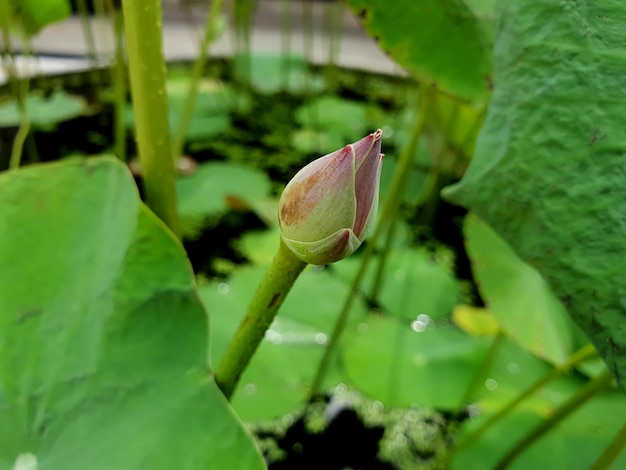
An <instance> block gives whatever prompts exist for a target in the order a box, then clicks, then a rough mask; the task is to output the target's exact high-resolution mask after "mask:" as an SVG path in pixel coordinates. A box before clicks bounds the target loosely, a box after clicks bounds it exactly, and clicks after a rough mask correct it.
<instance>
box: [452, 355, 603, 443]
mask: <svg viewBox="0 0 626 470" xmlns="http://www.w3.org/2000/svg"><path fill="white" fill-rule="evenodd" d="M596 355H597V352H596V350H595V348H594V347H593V345H591V344H588V345H586V346H584V347H582V348H581V349H579V350H578V351H576V352H575V353H573V354H572V355H571V356H570V357H569V358H568V359H567V361H565V362H564V363H563V364H560V365H558V366H556V367H554V369H552V370H550V372H548V373H547V374H546V375H544V376H543V377H541V378H540V379H539V380H538V381H537V382H535V383H533V384H532V385H531V386H530V387H528V388H527V389H526V390H524V391H523V392H522V393H520V394H519V395H518V396H516V397H515V398H514V399H513V400H512V401H510V402H509V403H508V404H506V405H505V406H504V407H502V408H501V409H500V410H499V411H498V412H497V413H496V414H494V415H493V416H491V417H490V418H489V419H488V420H487V421H485V423H484V424H483V425H482V426H480V427H479V428H478V429H476V431H474V432H473V433H472V434H470V435H469V436H467V437H466V438H465V439H464V440H462V441H461V442H459V443H458V444H457V445H455V446H454V447H453V448H452V449H451V453H452V454H456V453H458V452H460V451H461V450H463V449H465V448H467V447H469V446H470V445H472V444H473V443H474V442H476V441H477V440H478V439H480V437H482V435H483V434H485V432H487V430H488V429H489V428H490V427H491V426H493V425H494V424H496V423H497V422H498V421H500V420H501V419H502V418H504V417H505V416H506V415H508V414H509V413H510V412H511V411H513V410H514V409H515V408H516V407H517V406H518V405H519V404H520V403H522V402H523V401H524V400H526V399H527V398H530V397H532V396H533V395H534V394H535V393H537V392H538V391H539V390H541V389H542V388H543V387H544V386H545V385H546V384H547V383H548V382H550V381H551V380H553V379H555V378H557V377H559V376H560V375H563V374H566V373H568V372H569V371H570V370H572V368H574V367H575V366H577V365H578V364H580V363H581V362H583V361H584V360H586V359H590V358H592V357H595V356H596Z"/></svg>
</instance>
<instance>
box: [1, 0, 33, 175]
mask: <svg viewBox="0 0 626 470" xmlns="http://www.w3.org/2000/svg"><path fill="white" fill-rule="evenodd" d="M0 3H2V5H0V22H1V23H0V28H1V29H2V40H3V43H4V47H5V51H4V54H5V60H3V66H4V70H5V72H6V74H7V77H8V81H9V84H10V86H11V90H12V92H13V95H14V97H15V101H16V102H17V109H18V112H19V115H20V126H19V128H18V130H17V133H16V134H15V138H14V139H13V145H12V147H11V157H10V160H9V169H11V170H16V169H17V168H19V166H20V162H21V159H22V154H23V153H24V143H25V142H26V139H27V138H28V134H29V132H30V118H29V117H28V110H27V108H26V98H27V95H28V89H29V86H30V79H29V78H28V77H25V78H24V79H22V80H20V78H19V76H18V73H17V67H16V65H15V56H14V51H13V47H12V45H11V34H10V27H11V25H10V18H11V16H12V12H11V8H10V6H9V4H8V3H6V2H0ZM22 40H23V43H24V52H25V54H24V56H25V57H27V56H29V55H30V54H31V47H30V42H29V40H28V37H26V34H25V33H24V32H23V31H22Z"/></svg>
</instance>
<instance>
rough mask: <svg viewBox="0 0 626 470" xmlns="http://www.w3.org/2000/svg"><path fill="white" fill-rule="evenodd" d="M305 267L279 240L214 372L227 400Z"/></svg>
mask: <svg viewBox="0 0 626 470" xmlns="http://www.w3.org/2000/svg"><path fill="white" fill-rule="evenodd" d="M305 267H306V263H305V262H304V261H302V260H300V259H299V258H297V257H296V256H295V255H294V254H293V253H292V252H291V250H290V249H289V248H287V246H286V245H285V244H284V243H283V240H282V238H281V240H280V246H279V248H278V252H277V253H276V256H275V257H274V260H273V261H272V264H271V266H270V267H269V269H268V271H267V273H266V274H265V277H264V278H263V280H262V281H261V284H259V287H258V288H257V291H256V293H255V294H254V297H253V298H252V300H251V301H250V304H249V305H248V311H247V312H246V316H245V317H244V318H243V320H242V321H241V324H240V325H239V328H238V329H237V331H236V332H235V335H234V336H233V338H232V339H231V341H230V344H229V345H228V347H227V348H226V352H225V353H224V356H222V359H221V361H220V363H219V365H218V366H217V369H216V372H215V381H216V382H217V385H218V386H219V388H220V389H221V390H222V392H223V393H224V395H225V396H226V398H227V399H228V400H230V399H231V397H232V395H233V393H234V391H235V388H236V387H237V383H238V382H239V379H240V377H241V374H242V373H243V371H244V370H245V368H246V367H247V365H248V363H249V362H250V359H252V356H253V355H254V353H255V352H256V350H257V348H258V347H259V344H261V341H262V340H263V337H264V336H265V332H266V331H267V329H268V328H269V327H270V325H271V324H272V321H274V317H275V316H276V314H277V313H278V309H279V308H280V306H281V305H282V304H283V302H284V300H285V298H286V297H287V294H288V293H289V291H290V290H291V287H292V286H293V284H294V283H295V282H296V279H297V278H298V276H299V275H300V273H301V272H302V270H303V269H304V268H305Z"/></svg>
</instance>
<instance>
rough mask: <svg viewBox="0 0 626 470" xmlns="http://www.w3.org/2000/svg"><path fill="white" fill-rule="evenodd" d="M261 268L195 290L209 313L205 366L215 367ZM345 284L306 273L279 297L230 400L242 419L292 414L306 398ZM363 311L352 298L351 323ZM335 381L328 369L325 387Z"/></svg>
mask: <svg viewBox="0 0 626 470" xmlns="http://www.w3.org/2000/svg"><path fill="white" fill-rule="evenodd" d="M264 273H265V268H246V269H240V270H239V271H237V272H236V273H235V274H233V275H232V276H231V277H230V278H229V279H228V280H226V281H223V282H217V283H211V284H208V285H205V286H202V287H201V288H200V295H201V297H202V298H203V299H204V301H205V303H206V305H207V307H208V308H209V310H210V312H211V320H212V321H211V362H212V363H213V364H214V365H216V364H218V363H219V360H220V359H221V357H222V355H223V354H224V351H225V350H226V347H227V345H228V342H229V340H230V338H231V337H232V336H233V333H234V332H235V330H236V328H237V327H238V325H239V323H240V322H241V319H242V318H243V316H244V313H245V311H246V308H247V305H248V303H249V301H250V299H251V297H252V295H253V293H254V292H255V290H256V288H257V286H258V285H259V282H260V281H261V279H262V277H263V275H264ZM348 289H349V287H348V285H347V284H345V283H343V282H341V281H340V280H338V279H336V278H333V277H332V276H331V275H330V274H329V273H328V272H326V271H325V270H322V271H320V270H318V269H314V268H308V269H306V270H305V271H304V272H303V273H302V274H301V275H300V277H299V278H298V280H297V282H296V284H295V285H294V287H293V288H292V290H291V292H290V293H289V295H288V296H287V298H286V299H285V303H284V304H283V306H282V307H281V310H280V312H279V314H278V316H277V317H276V319H275V320H274V322H273V323H272V325H271V327H270V329H269V330H268V332H267V334H266V336H265V339H264V341H263V342H262V343H261V345H260V347H259V349H258V350H257V352H256V354H255V355H254V357H253V358H252V362H251V363H250V366H249V367H248V369H246V371H245V372H244V374H243V376H242V377H241V382H240V386H239V388H238V389H237V391H236V393H235V395H234V397H233V407H234V408H235V410H236V411H237V413H238V414H239V416H241V418H242V419H244V420H262V419H269V418H276V417H277V416H281V415H284V414H286V413H288V412H291V411H293V410H294V409H295V408H296V407H297V406H299V405H301V404H302V403H303V402H304V401H305V400H306V397H307V393H308V391H309V390H308V387H309V386H310V384H311V381H312V380H313V376H314V374H315V371H316V368H317V366H318V364H319V361H320V359H321V355H322V352H323V348H324V345H325V344H326V341H327V339H328V336H329V335H330V332H331V331H332V328H333V326H334V324H335V320H336V318H337V315H338V314H339V310H340V309H341V305H342V304H343V302H344V300H345V297H346V295H347V294H348ZM364 313H365V306H364V305H363V302H361V301H359V300H357V302H356V304H355V306H354V307H353V310H352V313H351V320H350V324H351V325H353V324H354V323H355V322H357V321H358V319H359V318H362V317H363V315H364ZM338 381H339V379H338V372H337V371H336V370H333V371H332V373H331V374H330V376H329V378H328V380H327V381H326V385H327V386H330V385H335V384H337V383H338Z"/></svg>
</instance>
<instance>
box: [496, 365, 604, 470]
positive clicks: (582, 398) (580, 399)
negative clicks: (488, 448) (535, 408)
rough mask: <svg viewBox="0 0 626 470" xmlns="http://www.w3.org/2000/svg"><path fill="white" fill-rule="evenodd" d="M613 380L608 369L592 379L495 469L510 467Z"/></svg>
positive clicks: (525, 438) (526, 437)
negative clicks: (529, 448)
mask: <svg viewBox="0 0 626 470" xmlns="http://www.w3.org/2000/svg"><path fill="white" fill-rule="evenodd" d="M611 382H613V376H612V375H611V373H610V372H609V371H608V370H604V371H603V372H602V373H601V374H600V375H598V377H596V378H594V379H593V380H590V381H589V382H588V383H587V384H586V385H585V386H584V387H582V388H581V389H580V390H579V391H578V393H576V394H575V395H574V396H573V397H571V398H570V399H569V400H567V401H566V402H565V403H564V404H563V405H561V406H560V407H559V408H557V409H556V411H555V412H554V414H553V415H552V416H551V417H550V418H548V419H547V420H545V421H543V422H542V423H541V424H540V425H539V426H537V427H536V428H535V429H533V430H532V431H531V432H530V433H529V434H527V435H526V436H525V437H524V438H523V439H522V440H521V441H520V442H518V443H517V444H516V445H515V447H513V448H512V449H511V450H510V451H508V452H507V453H506V454H505V455H504V457H502V459H500V461H499V462H498V463H497V464H496V466H495V467H494V470H504V469H505V468H506V467H508V466H509V465H510V464H511V463H512V462H513V461H514V460H515V459H516V458H517V457H519V456H520V455H521V454H522V453H523V452H524V451H525V450H526V449H528V447H530V446H531V445H532V444H534V443H535V442H536V441H538V440H539V439H540V438H541V437H542V436H543V435H544V434H546V433H547V432H548V431H550V430H551V429H552V428H554V427H555V426H557V425H558V424H559V423H560V422H561V421H563V420H564V419H565V418H567V417H568V416H569V415H571V414H572V413H573V412H574V411H576V410H577V409H578V408H580V407H581V406H583V405H584V404H585V403H586V402H587V401H589V400H590V399H591V398H593V397H594V396H596V395H598V394H599V393H601V392H602V391H604V390H605V389H607V388H608V387H609V386H610V385H611Z"/></svg>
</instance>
